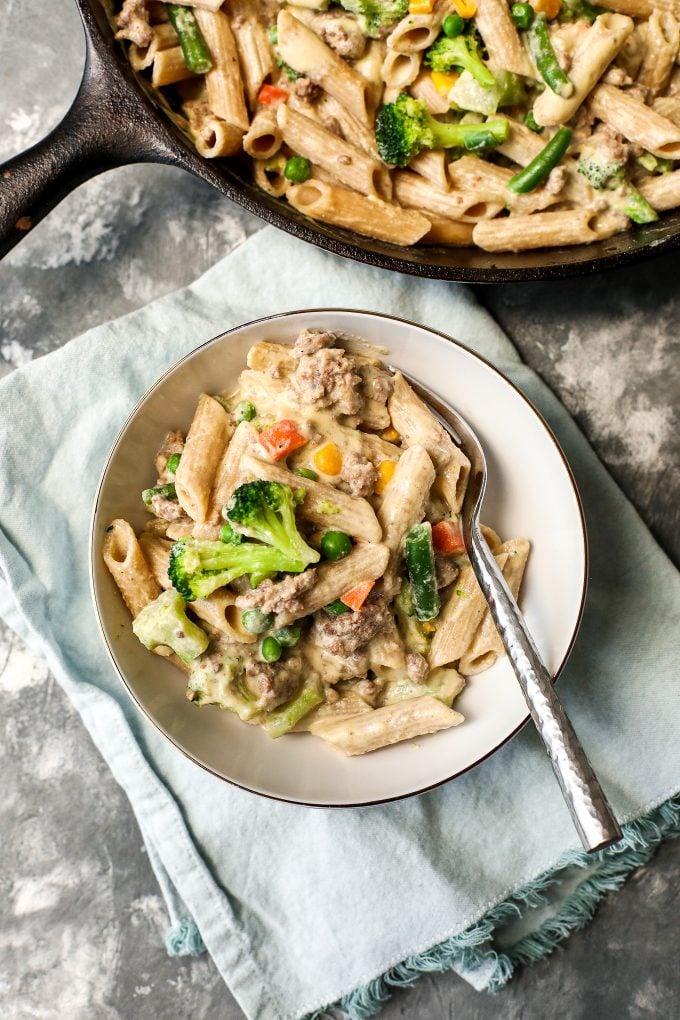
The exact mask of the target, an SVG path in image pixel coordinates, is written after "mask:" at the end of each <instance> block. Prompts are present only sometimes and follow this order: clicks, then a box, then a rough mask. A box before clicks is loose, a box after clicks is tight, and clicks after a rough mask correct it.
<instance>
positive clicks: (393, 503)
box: [378, 445, 435, 599]
mask: <svg viewBox="0 0 680 1020" xmlns="http://www.w3.org/2000/svg"><path fill="white" fill-rule="evenodd" d="M434 479H435V470H434V466H433V464H432V461H431V460H430V457H429V454H428V452H427V450H426V449H425V447H424V446H418V445H414V446H410V447H409V448H408V449H407V450H406V451H405V452H404V453H403V454H402V456H401V457H400V458H399V461H398V463H397V466H396V469H395V472H394V475H393V477H392V481H391V482H390V483H389V485H388V486H387V490H386V492H385V496H384V499H383V501H382V505H381V507H380V509H379V510H378V521H379V522H380V526H381V527H382V534H383V536H384V538H383V541H384V543H385V545H386V546H387V548H388V549H389V551H390V558H389V562H388V565H387V568H386V569H385V573H384V574H383V591H384V594H385V597H386V598H390V599H391V598H393V597H394V595H396V593H397V592H398V591H399V589H400V587H401V577H400V572H401V565H402V560H403V556H404V539H405V538H406V535H407V534H408V532H409V531H410V530H411V528H412V527H414V525H416V524H418V522H419V521H421V520H422V518H423V515H424V512H425V504H426V502H427V498H428V496H429V494H430V488H431V487H432V483H433V482H434Z"/></svg>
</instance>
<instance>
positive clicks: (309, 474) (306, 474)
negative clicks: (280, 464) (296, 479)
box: [294, 468, 319, 482]
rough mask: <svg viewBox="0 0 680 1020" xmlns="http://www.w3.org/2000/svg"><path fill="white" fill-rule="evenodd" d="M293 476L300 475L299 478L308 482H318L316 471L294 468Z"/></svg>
mask: <svg viewBox="0 0 680 1020" xmlns="http://www.w3.org/2000/svg"><path fill="white" fill-rule="evenodd" d="M294 471H295V474H296V475H300V477H301V478H309V480H310V482H318V481H319V476H318V475H317V473H316V471H312V469H311V468H294Z"/></svg>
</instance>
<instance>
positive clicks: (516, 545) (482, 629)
mask: <svg viewBox="0 0 680 1020" xmlns="http://www.w3.org/2000/svg"><path fill="white" fill-rule="evenodd" d="M501 552H503V553H506V554H507V558H506V560H505V564H504V566H503V577H504V578H505V581H506V584H507V586H508V588H509V589H510V591H511V593H512V596H513V598H514V599H515V600H517V597H518V595H519V590H520V586H521V584H522V578H523V577H524V569H525V567H526V564H527V559H528V557H529V542H528V541H527V539H526V538H514V539H512V540H511V541H509V542H505V543H504V544H503V545H502V546H500V547H499V549H498V554H500V553H501ZM504 654H505V647H504V645H503V642H502V641H501V638H500V635H499V633H498V631H497V630H496V625H495V623H494V622H493V619H492V617H491V613H490V612H489V609H488V608H487V609H486V610H485V611H484V616H483V617H482V620H481V623H480V624H479V627H478V629H477V631H476V633H475V634H474V636H473V638H472V641H471V642H470V646H469V648H467V649H466V651H465V652H464V653H463V654H462V655H461V657H460V662H459V664H458V669H459V670H460V672H461V673H462V674H463V675H464V676H473V675H475V674H476V673H482V672H484V670H487V669H489V667H490V666H493V664H494V663H495V661H496V659H498V657H499V656H501V655H504Z"/></svg>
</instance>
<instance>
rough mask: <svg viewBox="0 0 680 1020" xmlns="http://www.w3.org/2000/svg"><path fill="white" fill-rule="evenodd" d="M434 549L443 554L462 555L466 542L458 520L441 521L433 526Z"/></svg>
mask: <svg viewBox="0 0 680 1020" xmlns="http://www.w3.org/2000/svg"><path fill="white" fill-rule="evenodd" d="M432 545H433V546H434V551H435V552H437V553H441V555H442V556H462V555H463V553H464V552H465V542H464V541H463V535H462V532H461V530H460V524H459V523H458V521H439V523H438V524H434V525H433V526H432Z"/></svg>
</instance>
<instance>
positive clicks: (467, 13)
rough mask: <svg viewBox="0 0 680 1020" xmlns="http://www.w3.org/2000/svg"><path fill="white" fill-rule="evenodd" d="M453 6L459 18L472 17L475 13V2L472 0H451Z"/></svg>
mask: <svg viewBox="0 0 680 1020" xmlns="http://www.w3.org/2000/svg"><path fill="white" fill-rule="evenodd" d="M453 6H454V7H455V8H456V11H457V13H458V14H460V16H461V18H474V16H475V14H476V13H477V4H476V3H475V2H474V0H453Z"/></svg>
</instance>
